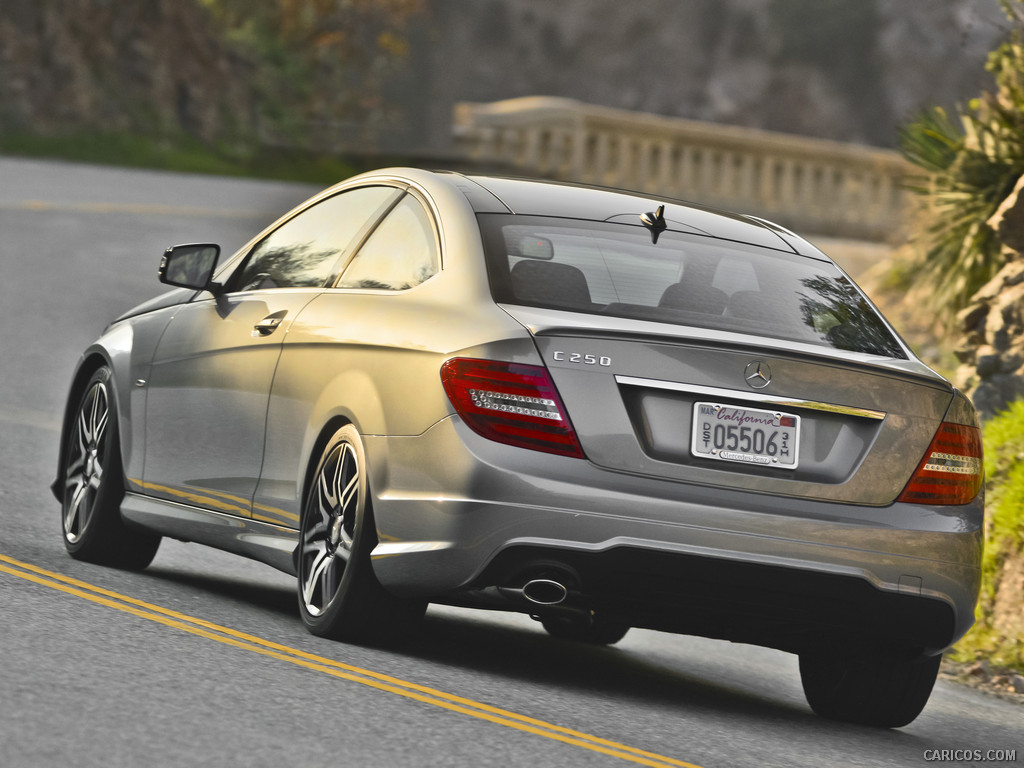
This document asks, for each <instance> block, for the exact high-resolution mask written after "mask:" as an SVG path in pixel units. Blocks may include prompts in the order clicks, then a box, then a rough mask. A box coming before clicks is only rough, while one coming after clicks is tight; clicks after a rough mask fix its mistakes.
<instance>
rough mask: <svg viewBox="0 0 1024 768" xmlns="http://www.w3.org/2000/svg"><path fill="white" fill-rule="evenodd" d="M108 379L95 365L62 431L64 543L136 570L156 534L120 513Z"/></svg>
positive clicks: (156, 541)
mask: <svg viewBox="0 0 1024 768" xmlns="http://www.w3.org/2000/svg"><path fill="white" fill-rule="evenodd" d="M112 382H113V379H112V376H111V372H110V369H109V368H107V367H106V366H104V367H101V368H99V369H97V371H96V372H95V373H94V374H93V375H92V377H91V378H90V379H89V381H88V383H87V384H86V385H85V389H84V392H83V394H82V397H81V399H80V400H79V403H78V408H77V410H76V411H75V414H74V422H73V423H72V424H71V425H70V429H69V430H67V437H66V440H67V442H66V443H65V445H64V451H63V453H62V455H63V457H64V478H63V479H64V491H63V498H62V503H61V521H62V523H63V529H64V546H65V548H66V549H67V551H68V553H69V554H70V555H71V556H72V557H74V558H76V559H78V560H85V561H88V562H92V563H97V564H99V565H109V566H113V567H115V568H127V569H131V570H140V569H142V568H145V567H146V566H147V565H149V564H150V563H151V562H152V561H153V557H154V556H155V555H156V550H157V548H158V547H159V546H160V537H159V536H156V535H153V534H150V533H145V532H143V531H139V530H135V529H133V528H130V527H128V526H127V525H126V524H125V522H124V520H123V519H122V518H121V500H122V499H123V498H124V471H123V469H122V465H121V441H120V438H119V436H118V431H117V408H116V407H115V406H114V399H113V395H112V387H113V383H112Z"/></svg>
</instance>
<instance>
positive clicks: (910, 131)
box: [900, 0, 1024, 316]
mask: <svg viewBox="0 0 1024 768" xmlns="http://www.w3.org/2000/svg"><path fill="white" fill-rule="evenodd" d="M1003 7H1004V9H1005V11H1006V13H1007V17H1008V18H1009V19H1010V22H1011V29H1010V34H1009V37H1008V39H1007V41H1006V42H1005V43H1004V44H1003V45H1001V46H999V47H998V48H997V49H996V50H994V51H993V52H992V53H991V54H989V59H988V64H987V66H986V68H987V69H988V71H990V72H991V73H992V74H993V76H994V78H995V85H996V89H995V92H994V93H982V94H981V96H979V97H978V98H977V99H973V100H972V101H971V102H970V103H969V104H968V105H967V106H966V107H963V108H961V109H959V110H958V113H957V115H956V116H955V117H954V116H951V115H949V114H948V113H947V112H946V111H945V110H943V109H941V108H938V107H936V108H932V109H930V110H928V111H926V112H925V113H923V114H922V115H921V116H920V117H919V118H918V119H917V120H915V121H914V122H912V123H910V124H909V125H907V126H906V127H905V128H904V129H903V130H902V131H901V134H900V144H901V148H902V150H903V154H904V157H906V158H907V160H909V161H910V162H911V163H913V164H914V165H916V166H917V167H919V168H920V169H921V170H923V171H924V172H925V175H924V176H923V177H922V178H920V179H919V180H918V181H917V182H915V183H913V184H912V185H911V189H912V190H913V191H914V192H916V193H918V194H919V195H920V196H921V198H922V201H923V203H924V217H925V229H924V232H923V237H922V240H923V244H924V246H925V253H924V258H923V259H922V260H921V261H920V263H919V265H918V268H917V272H918V276H919V277H921V278H923V279H924V280H925V281H927V283H928V284H929V286H930V287H931V288H932V289H933V290H932V291H931V294H930V295H931V296H932V299H933V301H934V302H935V305H936V308H939V307H942V308H949V307H952V308H953V309H954V310H956V309H960V308H962V307H963V306H965V305H966V304H967V303H968V300H969V299H970V297H971V296H972V295H973V294H974V293H975V292H976V291H977V290H978V289H979V288H980V287H981V286H982V285H984V284H985V283H986V282H987V281H988V280H990V279H991V278H992V277H993V276H994V275H995V273H996V272H998V271H999V269H1000V268H1001V267H1002V266H1003V263H1004V260H1005V257H1004V256H1003V252H1002V244H1001V243H1000V241H999V239H998V237H997V235H996V232H995V231H994V230H993V229H992V228H991V227H990V226H989V225H988V224H987V222H988V220H989V219H990V218H991V217H992V214H994V213H995V211H996V209H997V208H998V207H999V205H1000V204H1001V203H1002V202H1003V201H1004V200H1005V199H1006V198H1007V196H1008V195H1009V194H1010V193H1011V192H1012V191H1013V187H1014V185H1015V184H1016V182H1017V180H1018V179H1019V178H1020V176H1021V174H1022V173H1024V5H1022V3H1021V2H1019V1H1018V0H1013V2H1010V1H1009V0H1007V1H1006V2H1004V3H1003ZM950 316H952V315H951V314H950Z"/></svg>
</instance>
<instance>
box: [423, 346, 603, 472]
mask: <svg viewBox="0 0 1024 768" xmlns="http://www.w3.org/2000/svg"><path fill="white" fill-rule="evenodd" d="M441 383H442V384H444V391H445V392H447V393H448V399H449V400H451V401H452V405H454V406H455V410H456V411H457V412H458V414H459V416H461V417H462V420H463V421H464V422H466V425H467V426H469V427H470V429H472V430H473V431H474V432H477V433H479V434H481V435H483V436H484V437H486V438H488V439H490V440H496V441H498V442H499V443H507V444H509V445H517V446H519V447H520V448H531V449H533V450H535V451H545V452H547V453H557V454H559V455H561V456H574V457H576V458H580V459H582V458H583V451H582V449H581V448H580V444H579V441H578V440H577V439H576V433H575V432H574V431H573V428H572V424H570V423H569V416H568V415H567V414H566V412H565V406H563V405H562V401H561V399H560V398H559V397H558V391H557V390H556V389H555V384H554V382H553V381H551V377H550V376H549V375H548V372H547V369H546V368H544V367H542V366H538V365H520V364H517V363H501V362H497V361H495V360H472V359H470V358H466V357H456V358H453V359H452V360H449V361H447V362H446V363H445V364H444V365H442V366H441Z"/></svg>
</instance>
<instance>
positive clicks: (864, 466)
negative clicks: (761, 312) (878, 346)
mask: <svg viewBox="0 0 1024 768" xmlns="http://www.w3.org/2000/svg"><path fill="white" fill-rule="evenodd" d="M502 306H503V308H504V309H505V311H507V312H508V313H509V314H510V315H512V316H513V317H514V318H516V319H517V320H518V321H519V322H521V323H522V324H523V325H524V326H525V327H527V328H528V329H529V330H530V331H531V332H532V334H533V336H534V340H535V342H536V344H537V348H538V350H539V352H540V354H541V356H542V358H543V361H544V364H545V365H546V366H547V367H548V370H549V371H550V372H551V376H552V378H553V380H554V382H555V385H556V387H557V389H558V392H559V394H560V396H561V398H562V401H563V403H564V404H565V408H566V410H567V412H568V415H569V418H570V420H571V422H572V424H573V427H574V428H575V430H576V433H577V435H578V437H579V440H580V443H581V445H582V447H583V451H584V453H585V454H586V456H587V458H588V459H589V460H590V461H591V462H593V463H594V464H597V465H598V466H601V467H604V468H606V469H610V470H617V471H623V472H630V473H636V474H642V475H649V476H651V477H657V478H663V479H669V480H676V481H682V482H689V483H699V484H701V485H717V486H723V487H730V488H736V489H745V490H750V491H756V492H760V493H768V494H776V495H780V496H799V497H803V498H815V499H820V500H826V501H835V502H846V503H856V504H865V505H878V506H881V505H887V504H890V503H892V502H893V501H894V500H895V499H896V497H897V496H898V495H899V494H900V492H901V491H902V490H903V488H904V486H905V485H906V484H907V482H908V480H909V479H910V477H911V475H912V474H913V472H914V470H915V468H916V467H917V465H918V462H919V461H920V460H921V457H922V455H923V454H924V452H925V450H926V449H927V448H928V445H929V443H930V441H931V439H932V436H933V435H934V434H935V430H936V429H937V427H938V425H939V424H940V423H941V421H942V419H943V416H944V415H945V413H946V409H947V408H948V406H949V404H950V402H951V400H952V396H953V390H952V387H951V385H950V384H949V383H948V382H946V381H945V379H943V378H941V377H940V376H938V374H936V373H934V372H933V371H931V370H930V369H929V368H927V367H926V366H925V365H923V364H922V363H920V362H919V361H917V360H914V359H905V360H898V359H892V358H887V357H879V356H873V355H866V354H860V353H853V352H848V351H841V350H836V349H828V348H823V347H821V346H816V345H811V344H802V343H799V342H792V341H782V340H778V339H771V338H763V337H760V336H750V335H746V334H742V333H735V332H724V331H713V330H708V329H695V328H686V327H682V326H678V325H672V324H666V323H654V322H646V321H642V320H632V319H624V318H615V317H607V316H603V317H596V316H590V315H584V314H578V313H573V312H566V311H561V310H551V309H542V308H535V307H523V306H516V305H507V304H503V305H502ZM748 378H749V379H750V380H751V381H750V382H748ZM701 403H703V404H705V406H704V408H703V411H702V410H701V408H700V406H699V405H698V404H701ZM716 406H717V407H719V408H720V409H721V410H708V408H712V409H714V408H715V407H716ZM701 413H703V414H705V415H704V416H702V415H701ZM718 413H721V414H722V417H721V420H718V419H717V418H716V417H717V414H718ZM708 415H710V418H711V420H710V421H708V420H707V419H706V417H707V416H708ZM779 417H781V422H780V421H779ZM773 418H774V421H773ZM780 423H781V424H782V425H787V424H788V425H791V426H790V427H789V428H786V429H783V430H781V431H779V430H778V429H777V427H778V426H779V424H780ZM695 424H696V425H697V427H698V429H697V433H698V435H697V437H698V438H701V437H702V433H703V432H704V431H705V430H704V429H703V428H705V427H709V425H712V426H711V430H712V431H713V429H714V427H716V426H717V427H719V428H720V431H719V433H718V436H719V437H722V436H723V435H726V434H727V435H728V439H727V443H728V444H725V445H723V444H719V445H718V447H719V448H723V449H724V448H736V447H737V445H738V447H739V448H740V449H741V450H738V451H737V450H732V451H725V450H723V451H721V452H720V453H724V454H727V455H728V456H729V457H730V458H728V459H721V458H716V457H715V456H714V455H712V454H713V453H714V451H711V452H707V451H706V449H707V447H708V445H707V443H706V441H705V445H704V446H703V447H701V446H695V445H694V440H695V431H694V430H695ZM751 424H752V425H753V426H750V427H749V428H748V429H747V431H746V432H745V433H743V434H745V435H746V437H744V436H743V434H741V433H740V429H739V427H740V426H743V425H748V426H749V425H751ZM730 426H734V427H735V428H734V429H733V430H732V431H729V427H730ZM762 427H763V429H761V432H762V433H761V434H760V435H757V434H756V433H757V431H758V430H759V428H762ZM772 432H777V433H778V434H776V435H775V437H771V434H772ZM783 433H786V434H788V436H789V437H792V438H793V439H794V440H795V441H796V445H794V446H793V447H794V448H795V449H797V450H796V457H795V464H794V465H791V466H790V467H784V466H783V464H780V463H772V461H773V460H774V458H775V454H777V453H778V451H777V450H775V449H777V448H778V447H779V446H780V445H781V443H780V442H779V441H785V440H786V439H787V437H786V436H785V435H784V434H783ZM703 437H705V438H706V437H707V435H704V436H703ZM738 439H742V440H743V442H742V443H738V442H737V441H738ZM773 445H774V448H773ZM698 449H700V450H698ZM743 449H745V450H743ZM754 449H758V450H754ZM773 452H774V453H773ZM769 454H772V458H771V459H769V458H767V457H768V455H769ZM755 461H758V462H760V461H763V462H765V463H763V464H762V463H753V462H755ZM783 463H784V462H783Z"/></svg>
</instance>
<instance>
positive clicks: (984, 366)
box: [956, 176, 1024, 418]
mask: <svg viewBox="0 0 1024 768" xmlns="http://www.w3.org/2000/svg"><path fill="white" fill-rule="evenodd" d="M988 224H989V226H991V227H992V228H993V229H994V230H995V231H996V233H997V234H998V237H999V239H1000V241H1001V242H1002V243H1003V257H1004V259H1005V260H1006V265H1005V266H1004V267H1003V268H1002V269H1001V270H1000V271H999V273H998V274H997V275H996V276H995V277H994V278H992V280H990V281H989V283H988V284H987V285H985V286H984V287H982V289H981V290H980V291H978V292H977V293H976V294H975V295H974V296H973V297H972V299H971V303H970V304H969V305H968V306H967V307H966V308H964V309H963V310H962V311H961V312H960V314H959V315H957V328H958V331H959V332H960V333H961V340H960V344H959V346H958V347H957V349H956V356H957V358H958V359H959V360H960V362H961V366H960V369H959V371H958V372H957V377H956V379H957V382H956V383H957V385H958V386H960V387H961V388H963V389H964V390H965V391H967V393H968V394H969V395H971V397H972V398H973V400H974V403H975V405H976V406H977V407H978V410H979V411H981V413H982V415H983V416H984V417H986V418H988V417H991V416H993V415H994V414H996V413H997V412H999V411H1001V410H1004V409H1005V408H1006V406H1007V405H1008V404H1009V403H1011V402H1013V401H1014V400H1017V399H1019V398H1022V397H1024V176H1022V177H1021V178H1020V179H1019V180H1018V182H1017V185H1016V187H1015V188H1014V190H1013V192H1012V193H1011V194H1010V196H1009V197H1008V198H1007V199H1006V200H1005V201H1004V202H1003V204H1002V205H1001V206H1000V207H999V209H998V210H997V211H996V213H995V215H994V216H993V217H992V218H991V219H989V222H988Z"/></svg>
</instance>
